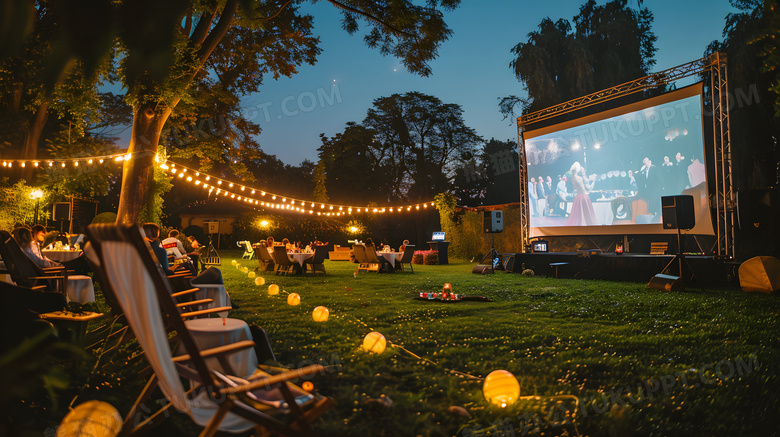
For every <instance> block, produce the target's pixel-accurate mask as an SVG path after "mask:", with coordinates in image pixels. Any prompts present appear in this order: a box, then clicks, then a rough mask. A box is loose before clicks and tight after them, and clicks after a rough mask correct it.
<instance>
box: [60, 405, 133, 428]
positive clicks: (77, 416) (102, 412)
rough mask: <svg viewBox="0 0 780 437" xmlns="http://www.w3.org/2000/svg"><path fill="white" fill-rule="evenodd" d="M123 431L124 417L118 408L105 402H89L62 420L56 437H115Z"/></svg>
mask: <svg viewBox="0 0 780 437" xmlns="http://www.w3.org/2000/svg"><path fill="white" fill-rule="evenodd" d="M121 429H122V416H121V415H120V414H119V411H117V410H116V408H114V407H113V406H112V405H111V404H109V403H106V402H103V401H87V402H84V403H83V404H80V405H79V406H77V407H76V408H74V409H73V410H71V411H70V413H68V414H67V415H66V416H65V418H63V419H62V422H61V423H60V426H59V427H58V428H57V434H56V437H72V436H84V437H86V436H103V437H113V436H115V435H117V434H119V431H120V430H121Z"/></svg>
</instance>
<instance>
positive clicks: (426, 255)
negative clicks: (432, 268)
mask: <svg viewBox="0 0 780 437" xmlns="http://www.w3.org/2000/svg"><path fill="white" fill-rule="evenodd" d="M412 264H427V265H434V264H439V252H438V251H436V250H417V251H415V252H414V256H413V257H412Z"/></svg>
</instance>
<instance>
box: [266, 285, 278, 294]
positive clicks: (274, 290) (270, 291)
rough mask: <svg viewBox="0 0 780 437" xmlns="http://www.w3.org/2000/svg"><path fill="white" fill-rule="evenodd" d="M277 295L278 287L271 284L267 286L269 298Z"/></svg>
mask: <svg viewBox="0 0 780 437" xmlns="http://www.w3.org/2000/svg"><path fill="white" fill-rule="evenodd" d="M277 294H279V286H278V285H276V284H271V285H269V286H268V295H269V296H276V295H277Z"/></svg>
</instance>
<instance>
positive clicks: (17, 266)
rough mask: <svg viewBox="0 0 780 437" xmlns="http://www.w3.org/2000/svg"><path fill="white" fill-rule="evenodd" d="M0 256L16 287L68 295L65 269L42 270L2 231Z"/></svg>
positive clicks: (0, 233) (51, 268) (9, 235)
mask: <svg viewBox="0 0 780 437" xmlns="http://www.w3.org/2000/svg"><path fill="white" fill-rule="evenodd" d="M0 256H2V257H3V262H5V266H6V269H7V270H8V272H9V273H10V274H11V279H13V281H14V282H15V283H16V285H19V286H22V287H28V288H35V289H41V287H43V289H45V290H47V291H56V292H59V293H62V294H66V284H67V281H68V271H67V270H66V269H65V267H62V266H60V267H49V268H40V267H38V265H37V264H35V263H34V262H33V260H31V259H30V258H29V257H28V256H27V255H26V254H25V253H24V252H23V251H22V248H21V247H19V244H17V242H16V240H14V239H13V237H11V234H9V233H8V232H7V231H0Z"/></svg>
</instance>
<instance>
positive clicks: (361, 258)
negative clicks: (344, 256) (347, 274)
mask: <svg viewBox="0 0 780 437" xmlns="http://www.w3.org/2000/svg"><path fill="white" fill-rule="evenodd" d="M352 252H353V253H354V254H355V260H356V261H357V262H358V268H357V271H356V272H355V273H359V272H360V271H361V270H365V271H367V272H379V264H377V263H371V262H369V260H368V255H366V246H364V245H362V244H354V245H352Z"/></svg>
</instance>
